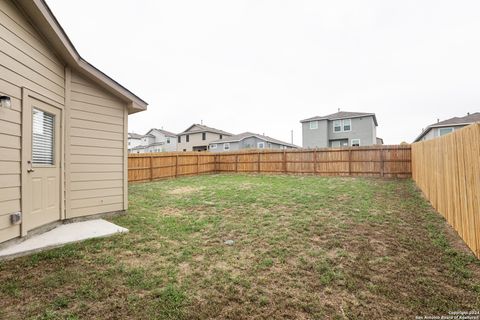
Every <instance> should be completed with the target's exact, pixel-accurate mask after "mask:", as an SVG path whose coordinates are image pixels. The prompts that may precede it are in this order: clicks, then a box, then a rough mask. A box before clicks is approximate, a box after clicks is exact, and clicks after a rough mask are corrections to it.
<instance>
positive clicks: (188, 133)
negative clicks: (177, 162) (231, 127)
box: [177, 124, 232, 151]
mask: <svg viewBox="0 0 480 320" xmlns="http://www.w3.org/2000/svg"><path fill="white" fill-rule="evenodd" d="M230 136H232V134H231V133H229V132H226V131H223V130H219V129H215V128H211V127H208V126H205V125H203V124H192V125H191V126H190V127H188V128H187V130H185V131H183V132H182V133H179V134H178V138H177V151H207V150H208V145H209V144H210V142H212V141H215V140H222V139H224V138H226V137H230Z"/></svg>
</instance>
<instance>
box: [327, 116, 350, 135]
mask: <svg viewBox="0 0 480 320" xmlns="http://www.w3.org/2000/svg"><path fill="white" fill-rule="evenodd" d="M347 123H349V125H350V129H348V130H345V125H346V124H347ZM336 124H339V125H336ZM335 128H340V130H339V131H335ZM332 130H333V133H340V132H350V131H352V119H343V120H341V119H338V120H333V126H332Z"/></svg>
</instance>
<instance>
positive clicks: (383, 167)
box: [380, 148, 385, 177]
mask: <svg viewBox="0 0 480 320" xmlns="http://www.w3.org/2000/svg"><path fill="white" fill-rule="evenodd" d="M383 150H384V149H383V148H381V149H380V176H381V177H383V176H384V175H385V157H384V154H383Z"/></svg>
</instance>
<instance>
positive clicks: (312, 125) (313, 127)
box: [310, 121, 318, 130]
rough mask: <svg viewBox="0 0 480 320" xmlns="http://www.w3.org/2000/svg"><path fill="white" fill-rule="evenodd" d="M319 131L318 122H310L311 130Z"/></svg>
mask: <svg viewBox="0 0 480 320" xmlns="http://www.w3.org/2000/svg"><path fill="white" fill-rule="evenodd" d="M315 129H318V121H310V130H315Z"/></svg>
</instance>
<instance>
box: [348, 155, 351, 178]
mask: <svg viewBox="0 0 480 320" xmlns="http://www.w3.org/2000/svg"><path fill="white" fill-rule="evenodd" d="M348 175H349V176H351V175H352V150H351V149H349V150H348Z"/></svg>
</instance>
